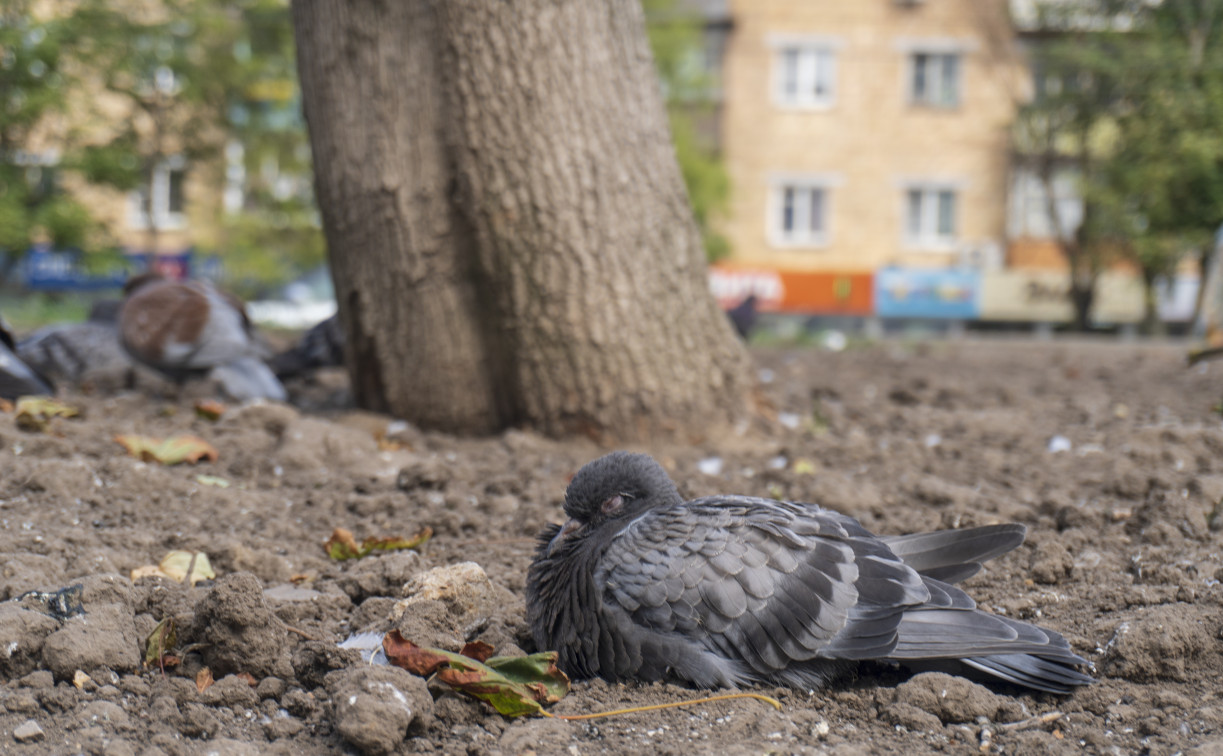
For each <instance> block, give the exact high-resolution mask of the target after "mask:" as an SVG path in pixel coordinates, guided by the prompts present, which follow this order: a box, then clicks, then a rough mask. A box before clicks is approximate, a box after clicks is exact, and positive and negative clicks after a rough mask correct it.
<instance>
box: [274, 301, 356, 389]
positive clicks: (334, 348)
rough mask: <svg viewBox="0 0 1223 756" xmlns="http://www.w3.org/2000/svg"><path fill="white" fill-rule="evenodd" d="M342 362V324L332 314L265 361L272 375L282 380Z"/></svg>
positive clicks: (337, 317) (338, 318) (341, 363)
mask: <svg viewBox="0 0 1223 756" xmlns="http://www.w3.org/2000/svg"><path fill="white" fill-rule="evenodd" d="M343 364H344V326H343V325H341V323H340V316H339V315H332V316H331V317H329V318H327V319H326V320H324V321H323V322H321V323H318V324H317V325H315V326H314V327H313V328H311V329H310V330H309V331H306V333H305V334H303V335H302V337H301V341H299V342H297V343H296V344H294V345H293V346H292V347H290V348H289V349H286V350H285V351H283V352H281V353H280V354H278V355H276V356H275V357H273V358H272V359H270V360H268V365H269V366H270V367H271V368H272V372H274V373H276V377H277V378H280V379H281V380H284V379H285V378H292V377H295V376H299V375H302V374H304V373H307V372H309V371H311V370H317V369H318V368H323V367H335V366H337V365H343Z"/></svg>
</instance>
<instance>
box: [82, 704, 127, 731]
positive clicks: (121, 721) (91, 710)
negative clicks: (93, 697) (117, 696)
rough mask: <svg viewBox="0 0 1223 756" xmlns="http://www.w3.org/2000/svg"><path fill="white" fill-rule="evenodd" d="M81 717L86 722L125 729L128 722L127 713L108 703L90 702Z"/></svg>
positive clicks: (116, 705)
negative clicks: (106, 724) (103, 723)
mask: <svg viewBox="0 0 1223 756" xmlns="http://www.w3.org/2000/svg"><path fill="white" fill-rule="evenodd" d="M81 717H82V719H84V720H86V721H93V722H99V723H102V722H105V723H108V724H111V725H114V726H115V727H126V726H127V724H128V721H129V717H128V716H127V712H125V711H124V710H123V708H122V707H120V706H119V705H118V704H114V703H111V702H110V701H91V702H90V703H89V704H87V705H86V706H85V709H84V711H82V712H81Z"/></svg>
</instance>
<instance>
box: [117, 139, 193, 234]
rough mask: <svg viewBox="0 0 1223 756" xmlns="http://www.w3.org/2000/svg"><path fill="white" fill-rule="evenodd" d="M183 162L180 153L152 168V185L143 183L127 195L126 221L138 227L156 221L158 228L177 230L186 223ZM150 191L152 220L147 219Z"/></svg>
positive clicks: (146, 225)
mask: <svg viewBox="0 0 1223 756" xmlns="http://www.w3.org/2000/svg"><path fill="white" fill-rule="evenodd" d="M186 175H187V174H186V162H185V161H184V160H183V159H182V157H179V156H175V157H172V158H167V159H166V160H163V161H161V162H160V163H158V165H157V167H156V168H154V169H153V181H152V185H151V186H150V185H148V184H146V185H144V186H142V187H140V188H139V189H137V190H136V191H134V192H132V193H131V194H129V195H128V224H129V225H130V226H131V227H132V228H134V229H137V230H143V229H147V228H149V227H150V226H152V225H155V226H156V227H157V229H158V230H159V231H179V230H181V229H183V228H185V227H186V226H187V217H186V215H185V214H184V212H183V211H184V208H185V205H186V199H185V197H184V193H183V186H184V182H185V180H186ZM150 193H151V194H152V198H153V199H152V203H151V204H152V211H153V223H150V222H149V209H150V208H149V204H150V203H149V195H150Z"/></svg>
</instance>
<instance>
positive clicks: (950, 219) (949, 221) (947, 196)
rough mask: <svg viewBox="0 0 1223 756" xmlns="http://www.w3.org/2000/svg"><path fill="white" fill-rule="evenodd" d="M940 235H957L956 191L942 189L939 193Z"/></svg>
mask: <svg viewBox="0 0 1223 756" xmlns="http://www.w3.org/2000/svg"><path fill="white" fill-rule="evenodd" d="M938 235H939V236H942V237H950V236H954V235H955V193H954V192H949V191H941V192H939V193H938Z"/></svg>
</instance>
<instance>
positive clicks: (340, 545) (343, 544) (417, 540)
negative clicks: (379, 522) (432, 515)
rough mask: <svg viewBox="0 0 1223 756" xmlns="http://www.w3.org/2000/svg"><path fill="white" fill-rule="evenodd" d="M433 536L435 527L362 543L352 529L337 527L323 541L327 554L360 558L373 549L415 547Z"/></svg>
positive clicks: (332, 556) (342, 558) (336, 558)
mask: <svg viewBox="0 0 1223 756" xmlns="http://www.w3.org/2000/svg"><path fill="white" fill-rule="evenodd" d="M432 536H433V528H430V527H424V528H421V529H420V531H419V532H418V533H416V535H413V536H410V537H408V538H402V537H391V538H373V537H370V538H366V539H365V540H364V541H362V542H361V543H360V544H358V543H357V539H356V538H355V537H353V534H352V531H350V530H348V529H346V528H336V529H335V530H333V531H332V532H331V537H330V538H328V539H327V540H326V541H324V542H323V548H324V549H325V550H326V551H327V555H328V556H330V557H331V558H332V559H335V560H340V561H342V560H345V559H360V558H361V557H363V556H367V555H369V554H370V553H371V552H373V551H398V550H400V549H414V548H417V547H418V546H420V545H421V544H423V543H424V542H425V541H428V540H429V539H430V538H431V537H432Z"/></svg>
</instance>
